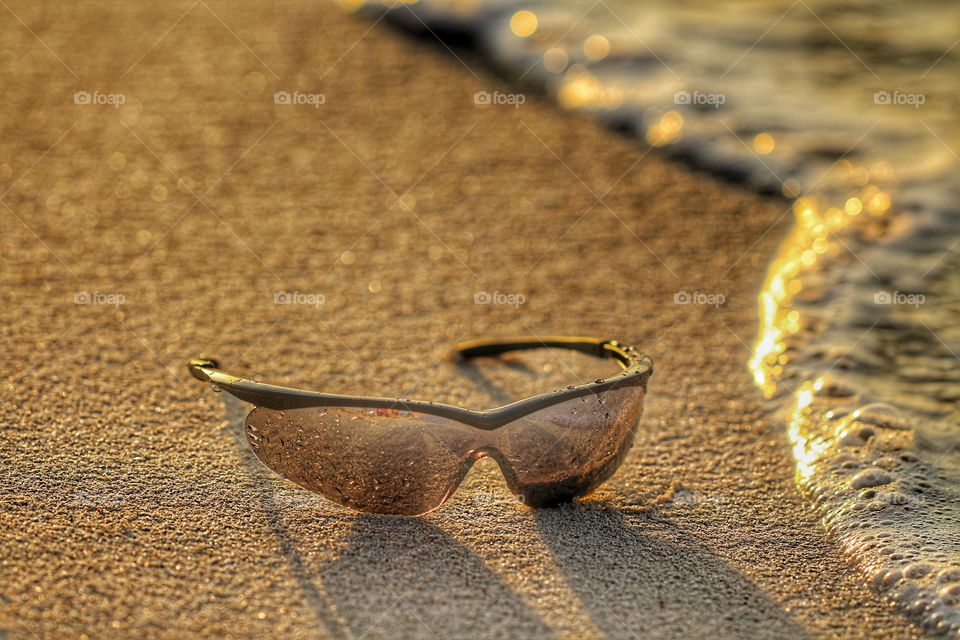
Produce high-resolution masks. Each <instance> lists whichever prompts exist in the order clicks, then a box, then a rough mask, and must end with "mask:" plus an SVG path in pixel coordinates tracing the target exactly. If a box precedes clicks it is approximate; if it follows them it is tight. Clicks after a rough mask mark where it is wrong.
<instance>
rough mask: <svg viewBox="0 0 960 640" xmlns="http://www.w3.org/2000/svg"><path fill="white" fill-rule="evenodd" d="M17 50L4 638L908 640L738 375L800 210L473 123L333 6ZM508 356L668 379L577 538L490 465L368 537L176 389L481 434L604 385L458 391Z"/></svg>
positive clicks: (505, 121)
mask: <svg viewBox="0 0 960 640" xmlns="http://www.w3.org/2000/svg"><path fill="white" fill-rule="evenodd" d="M0 15H2V16H3V19H2V20H0V33H2V38H3V42H4V45H3V48H2V50H0V84H2V85H3V86H4V87H5V89H4V97H3V99H2V102H3V108H2V111H0V127H2V136H0V178H2V183H0V192H2V193H3V195H2V198H0V203H2V206H0V228H2V229H3V232H2V234H0V265H2V266H0V301H2V304H0V318H2V320H0V334H2V345H3V348H2V351H0V353H2V355H0V358H2V364H3V366H2V369H0V375H2V388H3V402H2V403H0V498H2V509H0V532H2V533H0V576H2V579H0V630H2V631H0V637H4V638H33V637H50V638H64V637H90V638H108V637H130V638H132V637H137V638H143V637H169V638H175V637H177V638H179V637H191V636H201V637H228V638H245V637H254V636H257V637H309V638H314V637H316V638H381V637H382V638H400V637H416V638H444V639H445V638H468V637H469V638H478V637H503V638H525V637H556V638H580V637H611V638H631V637H636V638H648V637H649V638H690V637H711V638H750V639H756V638H806V637H843V638H861V637H884V638H912V637H915V636H916V635H917V632H916V630H915V629H913V628H912V627H910V626H909V625H908V624H907V622H906V621H905V619H904V618H902V617H900V616H899V615H898V614H896V613H895V612H893V611H892V610H891V609H890V608H889V607H888V606H887V605H886V604H885V603H883V602H881V601H880V600H879V599H877V598H876V597H874V596H873V595H871V592H870V591H869V590H868V588H866V586H865V585H864V584H862V583H861V581H860V579H859V578H858V577H857V575H856V574H855V573H854V572H853V571H852V570H851V569H850V568H849V567H848V566H847V564H846V562H845V560H844V559H843V558H842V557H840V554H839V552H838V549H837V547H836V546H835V545H834V544H833V543H832V542H831V541H830V539H828V538H827V537H826V536H825V534H824V533H823V531H822V529H821V527H820V526H819V524H818V522H817V521H816V519H815V517H814V516H812V515H811V514H810V513H809V508H808V507H807V506H806V505H804V503H803V502H802V499H801V497H800V496H799V495H798V493H797V491H796V489H795V486H794V482H793V473H794V465H793V463H792V461H791V458H790V453H789V450H788V446H787V443H786V440H785V438H784V436H783V434H782V432H781V431H780V430H779V429H778V428H777V426H776V424H775V422H774V421H773V420H772V419H771V416H768V415H766V413H765V412H764V410H763V408H762V401H761V398H760V397H759V394H758V392H757V391H756V390H755V388H754V387H753V385H752V383H751V380H750V376H749V373H748V371H747V369H746V365H745V362H746V360H747V358H748V357H749V355H750V352H749V345H750V344H751V343H752V341H753V339H754V333H755V325H756V310H755V306H756V291H757V290H758V287H759V286H760V283H761V280H762V277H763V270H764V266H765V264H766V262H767V260H768V259H769V256H770V255H771V254H772V252H773V250H774V249H775V247H776V244H777V242H778V241H779V239H780V238H782V237H783V234H784V232H785V230H786V228H787V226H786V225H788V224H789V222H790V214H789V213H785V212H787V211H788V206H789V205H788V204H787V203H785V202H782V201H777V200H766V199H762V198H760V197H757V196H754V195H751V194H749V193H747V192H745V191H744V190H742V189H741V188H739V187H736V186H733V185H729V184H724V183H722V182H719V181H717V180H714V179H712V178H710V177H708V176H704V175H702V174H695V173H693V172H691V171H690V170H688V169H686V168H684V167H682V166H679V165H677V164H674V163H671V162H668V161H666V160H664V159H662V158H661V157H659V156H658V154H657V152H655V151H654V152H649V153H648V152H647V151H646V150H645V149H643V148H640V147H638V146H636V145H635V144H634V143H633V142H631V141H630V140H627V139H625V138H621V137H618V136H617V135H615V134H613V133H610V132H608V131H606V130H603V129H601V128H600V127H598V126H596V125H594V124H592V123H590V122H588V121H586V120H584V119H581V118H578V117H576V116H573V115H570V114H564V113H561V112H559V111H557V110H556V109H555V108H553V107H552V106H550V105H549V104H547V102H546V101H544V100H541V99H539V98H538V97H537V96H534V95H528V96H527V100H526V102H525V103H524V104H523V105H522V106H520V107H519V108H513V107H511V106H506V105H502V106H495V107H488V108H479V107H478V106H476V105H475V103H474V94H475V93H476V92H478V91H501V92H505V93H510V92H512V91H513V89H511V88H510V86H509V85H507V84H506V83H504V82H503V81H501V80H498V79H497V78H496V77H495V76H493V75H491V74H490V73H489V72H488V71H486V70H484V69H483V68H481V67H480V66H479V65H478V64H477V63H476V62H475V61H474V60H472V59H470V58H463V57H461V58H460V59H458V58H457V57H456V56H455V55H454V54H453V53H452V52H449V51H447V50H445V48H444V47H443V46H437V45H436V44H435V43H430V42H426V41H414V40H410V39H408V38H406V37H405V36H403V35H401V34H399V33H397V32H394V31H392V30H391V29H390V28H389V27H387V26H385V25H384V24H382V23H380V24H375V23H374V21H373V20H372V19H368V18H364V17H359V16H353V15H349V14H347V13H345V12H343V11H341V10H340V8H339V7H336V6H334V5H329V4H326V3H300V2H288V1H284V2H279V3H266V2H255V3H245V4H243V5H242V6H236V5H232V4H229V3H221V2H207V1H205V0H197V1H196V2H192V3H191V2H190V1H189V0H188V1H186V2H175V3H166V4H162V5H140V4H120V3H109V4H106V5H101V4H94V3H76V4H50V3H42V4H39V5H38V4H34V3H27V2H24V1H22V0H16V1H10V2H9V4H4V6H3V9H0ZM457 55H459V54H457ZM278 91H280V92H286V95H287V96H289V97H290V99H289V100H284V99H281V100H280V102H281V103H280V104H277V103H275V100H274V96H275V93H276V92H278ZM77 92H86V93H85V94H77ZM320 94H322V98H321V97H318V96H319V95H320ZM85 96H86V97H85ZM282 96H283V94H281V97H282ZM311 96H312V97H311ZM121 102H122V104H120V103H121ZM285 102H288V103H285ZM321 102H322V104H321ZM280 292H286V293H287V294H296V295H291V296H290V299H292V300H294V301H295V302H297V303H296V304H275V298H276V295H277V294H278V293H280ZM479 292H489V293H491V294H493V293H499V294H502V295H501V296H500V297H498V298H497V299H498V300H501V301H508V300H510V301H513V303H514V304H475V300H474V299H475V296H476V295H477V294H478V293H479ZM678 292H691V293H692V292H700V293H704V294H709V295H714V296H716V295H717V294H719V295H722V296H723V297H724V299H725V302H724V304H723V305H721V306H719V307H715V306H711V305H708V304H675V294H677V293H678ZM509 296H513V297H512V298H510V297H509ZM521 302H522V304H521ZM509 334H535V335H547V334H584V335H599V336H603V337H614V338H619V339H621V340H624V341H627V342H632V343H634V344H635V345H637V347H638V348H640V349H641V350H642V351H644V352H646V353H648V354H649V355H651V357H652V358H653V359H654V361H655V362H656V372H655V374H654V376H653V379H652V381H651V384H650V396H649V398H648V403H647V412H646V415H645V416H644V418H643V421H642V423H641V428H640V432H639V434H638V437H637V441H636V445H635V447H634V449H633V450H632V452H631V454H630V456H629V458H628V459H627V461H626V463H625V464H624V466H623V467H622V469H621V470H620V472H619V473H618V474H617V475H616V476H615V477H614V479H613V480H612V481H610V482H609V483H608V484H607V485H605V486H604V487H603V488H602V489H601V490H600V491H599V492H597V493H596V494H595V495H594V496H592V497H590V498H589V499H587V500H584V501H583V502H581V503H579V504H577V505H574V506H570V507H565V508H560V509H551V510H541V511H532V510H530V509H527V508H526V507H524V506H522V505H521V504H519V503H518V502H516V501H515V500H514V498H513V497H512V496H511V495H510V493H509V492H508V490H507V489H506V487H505V485H504V484H503V481H502V479H501V477H500V475H499V471H498V470H497V468H496V465H495V464H494V463H492V462H490V461H486V462H487V463H488V464H478V465H477V466H476V467H475V468H474V470H473V471H472V472H471V474H470V476H469V477H468V479H467V481H466V483H465V484H464V486H463V487H462V488H461V489H460V491H459V492H458V493H457V494H456V495H455V496H454V497H453V498H452V499H451V500H450V501H449V502H448V503H447V504H446V505H444V506H443V507H442V508H441V509H439V510H438V511H435V512H433V513H432V514H430V515H428V516H426V517H423V518H395V517H383V516H369V515H358V514H356V513H353V512H350V511H348V510H346V509H342V508H340V507H337V506H335V505H333V504H331V503H329V502H326V501H324V500H323V499H321V498H319V497H317V496H315V495H313V494H310V493H308V492H305V491H302V490H300V489H298V488H297V487H296V486H294V485H293V484H291V483H289V482H286V481H284V480H282V479H280V478H278V477H276V476H274V475H273V474H272V473H270V472H268V471H267V470H266V469H265V468H263V467H261V466H260V465H259V463H258V462H257V460H256V459H255V457H254V456H253V455H252V453H250V452H249V450H248V449H247V447H246V443H245V441H244V436H243V430H242V421H243V417H244V415H245V411H246V409H245V407H244V406H242V405H241V404H240V403H239V402H232V401H230V399H229V398H227V397H226V394H220V395H217V394H214V393H212V392H211V391H210V389H209V388H208V387H207V386H206V385H203V384H201V383H199V382H197V381H196V380H193V379H192V378H190V377H189V376H188V375H187V372H186V370H185V367H184V364H185V361H186V360H187V359H188V358H190V357H193V356H198V355H211V356H215V357H218V358H220V360H221V362H222V363H223V366H224V368H226V369H227V370H228V371H231V372H234V371H235V372H237V373H243V374H246V375H250V376H256V377H258V378H259V379H262V380H265V381H270V382H275V383H279V384H288V385H292V386H300V387H307V388H314V389H322V390H327V391H344V392H354V393H371V394H377V395H389V396H392V395H401V396H409V397H417V398H426V399H433V400H438V401H446V402H451V403H456V402H460V403H464V404H465V405H466V406H474V407H487V406H495V405H499V404H503V403H504V402H505V401H506V400H507V399H509V398H513V397H517V396H521V395H524V394H526V393H533V392H536V391H540V390H548V389H553V388H557V387H559V386H561V385H565V384H569V383H572V382H581V381H583V380H584V379H592V378H593V377H597V376H598V375H602V374H605V373H609V372H610V371H611V368H610V366H609V364H607V363H603V362H600V361H596V362H593V361H588V360H586V359H577V358H571V357H569V356H566V355H563V354H559V353H541V354H534V355H531V356H530V357H525V358H524V359H523V362H524V363H526V367H522V366H505V365H503V364H499V365H498V364H497V363H487V364H484V365H483V366H480V367H477V368H470V369H463V368H458V367H456V366H454V365H453V364H451V363H449V362H448V361H447V360H446V359H445V357H444V356H445V352H446V349H447V347H448V345H449V344H450V343H452V342H455V341H457V340H460V339H465V338H469V337H482V336H498V335H509ZM583 376H586V377H585V378H584V377H583Z"/></svg>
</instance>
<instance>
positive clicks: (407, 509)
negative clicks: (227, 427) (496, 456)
mask: <svg viewBox="0 0 960 640" xmlns="http://www.w3.org/2000/svg"><path fill="white" fill-rule="evenodd" d="M246 430H247V439H248V440H249V442H250V445H251V447H253V450H254V451H255V452H256V455H257V457H258V458H260V460H261V462H263V463H264V464H265V465H266V466H267V467H269V468H270V469H272V470H273V471H275V472H276V473H278V474H280V475H282V476H283V477H285V478H287V479H289V480H292V481H293V482H296V483H297V484H299V485H300V486H302V487H304V488H306V489H309V490H311V491H314V492H317V493H319V494H321V495H323V496H324V497H326V498H328V499H330V500H333V501H334V502H338V503H340V504H342V505H344V506H347V507H350V508H352V509H357V510H360V511H367V512H372V513H391V514H398V515H419V514H422V513H426V512H428V511H432V510H433V509H436V508H437V507H439V506H440V505H441V504H443V502H444V501H446V499H447V498H448V497H449V496H450V494H452V493H453V491H454V490H455V489H456V488H457V486H458V485H459V484H460V482H461V481H462V480H463V477H464V476H465V475H466V473H467V471H468V470H469V469H470V466H471V464H472V460H471V458H470V456H469V454H470V452H471V450H472V449H473V448H474V443H473V441H472V440H471V438H472V437H474V430H471V429H470V428H469V427H467V426H465V425H462V424H459V423H457V422H454V421H452V420H446V419H444V418H438V417H434V416H429V415H425V414H418V413H412V412H406V411H396V410H392V409H336V408H326V407H309V408H303V409H291V410H285V411H279V410H273V409H264V408H262V407H257V408H256V409H254V410H253V411H251V412H250V414H249V415H248V416H247V424H246Z"/></svg>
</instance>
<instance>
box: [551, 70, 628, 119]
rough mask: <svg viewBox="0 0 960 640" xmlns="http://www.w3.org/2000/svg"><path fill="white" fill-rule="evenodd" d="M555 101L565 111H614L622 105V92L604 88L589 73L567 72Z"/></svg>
mask: <svg viewBox="0 0 960 640" xmlns="http://www.w3.org/2000/svg"><path fill="white" fill-rule="evenodd" d="M571 71H573V68H571ZM557 100H558V101H559V102H560V104H561V106H563V107H565V108H567V109H575V108H578V107H592V108H601V109H615V108H616V107H619V106H620V105H621V104H623V92H622V91H620V90H619V89H615V88H611V87H605V86H604V85H603V84H601V82H600V81H599V80H597V78H596V77H595V76H594V75H593V74H591V73H589V72H586V71H577V72H576V73H572V72H568V74H567V76H566V78H565V82H564V83H563V86H561V87H560V90H559V92H558V93H557Z"/></svg>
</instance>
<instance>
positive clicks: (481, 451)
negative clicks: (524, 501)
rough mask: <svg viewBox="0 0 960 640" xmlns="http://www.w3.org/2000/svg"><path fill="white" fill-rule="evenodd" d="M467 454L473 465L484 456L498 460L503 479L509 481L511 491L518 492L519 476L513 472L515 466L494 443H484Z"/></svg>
mask: <svg viewBox="0 0 960 640" xmlns="http://www.w3.org/2000/svg"><path fill="white" fill-rule="evenodd" d="M467 455H468V459H469V461H470V465H471V466H473V464H474V463H475V462H476V461H477V460H482V459H484V458H490V459H491V460H493V461H494V462H496V463H497V466H498V467H499V468H500V473H501V474H502V475H503V479H504V480H505V481H506V483H507V486H508V487H509V488H510V490H511V491H513V492H514V493H516V490H517V486H518V482H517V476H516V474H515V473H514V472H513V467H511V466H510V463H509V462H508V461H507V458H506V456H504V455H503V454H502V453H501V452H500V450H499V449H497V448H496V447H494V446H493V445H483V446H481V447H477V448H475V449H473V450H471V451H470V453H469V454H467Z"/></svg>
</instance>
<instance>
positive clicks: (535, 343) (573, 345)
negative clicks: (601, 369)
mask: <svg viewBox="0 0 960 640" xmlns="http://www.w3.org/2000/svg"><path fill="white" fill-rule="evenodd" d="M544 347H548V348H556V349H572V350H574V351H579V352H581V353H585V354H587V355H590V356H596V357H600V358H603V357H612V358H614V359H615V360H617V362H618V363H619V364H620V366H621V367H623V369H627V368H628V366H629V363H630V358H629V356H628V355H627V354H626V352H625V351H624V350H623V348H622V347H621V346H620V344H619V343H618V342H617V341H616V340H598V339H596V338H567V337H543V338H532V337H523V338H508V339H503V340H469V341H466V342H460V343H458V344H456V345H454V346H453V350H452V352H453V355H454V357H456V358H457V359H460V360H469V359H471V358H480V357H485V356H497V355H501V354H503V353H508V352H510V351H525V350H529V349H542V348H544Z"/></svg>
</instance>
